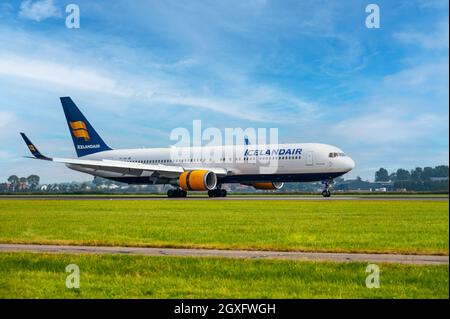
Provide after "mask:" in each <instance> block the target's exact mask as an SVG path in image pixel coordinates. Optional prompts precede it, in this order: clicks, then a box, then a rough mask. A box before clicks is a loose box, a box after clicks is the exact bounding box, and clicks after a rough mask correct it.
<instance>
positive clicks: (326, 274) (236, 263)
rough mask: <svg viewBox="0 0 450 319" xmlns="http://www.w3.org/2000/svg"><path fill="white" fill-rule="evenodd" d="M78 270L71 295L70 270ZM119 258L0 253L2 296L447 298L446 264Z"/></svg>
mask: <svg viewBox="0 0 450 319" xmlns="http://www.w3.org/2000/svg"><path fill="white" fill-rule="evenodd" d="M68 264H76V265H78V266H79V267H80V288H79V289H67V288H66V286H65V281H66V276H67V275H68V274H67V273H66V272H65V267H66V266H67V265H68ZM366 266H367V265H366V264H362V263H340V264H335V263H315V262H294V261H276V260H233V259H219V258H182V257H145V256H119V255H102V256H100V255H64V254H48V255H45V254H31V253H2V254H0V298H448V285H449V270H448V267H447V266H409V265H392V264H389V265H388V264H380V265H379V267H380V284H381V286H380V288H378V289H375V288H373V289H368V288H366V286H365V280H366V276H367V275H368V274H367V273H366V272H365V269H366Z"/></svg>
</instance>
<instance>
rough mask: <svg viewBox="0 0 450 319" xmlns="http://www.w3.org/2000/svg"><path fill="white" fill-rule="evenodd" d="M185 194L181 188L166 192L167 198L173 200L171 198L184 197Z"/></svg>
mask: <svg viewBox="0 0 450 319" xmlns="http://www.w3.org/2000/svg"><path fill="white" fill-rule="evenodd" d="M186 196H187V192H186V191H185V190H182V189H181V188H174V189H169V190H168V191H167V197H169V198H173V197H186Z"/></svg>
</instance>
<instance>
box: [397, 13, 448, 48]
mask: <svg viewBox="0 0 450 319" xmlns="http://www.w3.org/2000/svg"><path fill="white" fill-rule="evenodd" d="M394 37H395V38H396V39H398V40H400V41H402V42H404V43H407V44H412V45H419V46H422V47H424V48H426V49H430V50H436V49H448V48H449V40H448V37H449V31H448V19H447V20H444V21H440V22H439V23H437V24H436V26H435V27H434V30H432V31H430V32H417V31H405V32H398V33H395V34H394Z"/></svg>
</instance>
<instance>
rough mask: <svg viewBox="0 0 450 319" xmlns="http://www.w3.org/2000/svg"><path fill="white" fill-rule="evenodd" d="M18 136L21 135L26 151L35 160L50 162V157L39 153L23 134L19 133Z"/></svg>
mask: <svg viewBox="0 0 450 319" xmlns="http://www.w3.org/2000/svg"><path fill="white" fill-rule="evenodd" d="M20 135H22V138H23V140H24V141H25V143H26V144H27V146H28V149H29V150H30V152H31V154H33V156H34V157H36V158H37V159H40V160H46V161H51V160H52V159H51V158H50V157H47V156H44V155H42V154H41V152H39V150H38V149H37V147H36V146H34V144H33V143H32V142H31V141H30V139H29V138H28V137H27V136H26V135H25V133H22V132H21V133H20Z"/></svg>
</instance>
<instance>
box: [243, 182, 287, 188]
mask: <svg viewBox="0 0 450 319" xmlns="http://www.w3.org/2000/svg"><path fill="white" fill-rule="evenodd" d="M250 185H251V186H253V187H254V188H256V189H267V190H274V189H280V188H281V187H283V185H284V183H282V182H261V183H252V184H250Z"/></svg>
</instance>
